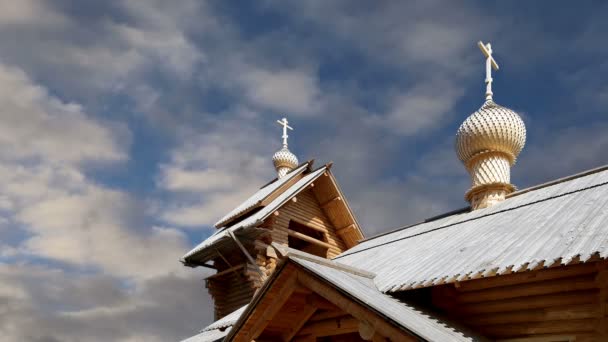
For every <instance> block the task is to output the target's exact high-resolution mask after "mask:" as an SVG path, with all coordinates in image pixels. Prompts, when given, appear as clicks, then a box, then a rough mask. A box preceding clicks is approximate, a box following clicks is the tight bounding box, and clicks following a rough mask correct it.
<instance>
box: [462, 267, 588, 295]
mask: <svg viewBox="0 0 608 342" xmlns="http://www.w3.org/2000/svg"><path fill="white" fill-rule="evenodd" d="M594 264H595V263H586V264H580V265H573V266H560V267H555V268H549V269H544V270H539V271H524V272H521V273H513V274H509V275H502V276H498V277H491V278H484V279H475V280H469V281H463V282H461V283H459V287H458V291H459V292H467V291H477V290H483V289H487V288H492V287H499V286H508V285H515V284H521V283H524V282H537V281H543V280H550V279H559V278H567V277H573V276H577V275H583V274H592V273H595V272H596V271H597V268H596V265H594Z"/></svg>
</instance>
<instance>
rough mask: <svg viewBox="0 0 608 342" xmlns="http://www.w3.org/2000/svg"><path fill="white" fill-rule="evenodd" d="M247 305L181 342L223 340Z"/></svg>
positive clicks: (213, 341)
mask: <svg viewBox="0 0 608 342" xmlns="http://www.w3.org/2000/svg"><path fill="white" fill-rule="evenodd" d="M246 307H247V305H244V306H242V307H241V308H239V309H236V310H234V311H233V312H232V313H231V314H229V315H226V316H224V317H222V318H220V319H218V320H217V321H215V322H213V323H211V324H210V325H208V326H206V327H205V328H203V329H202V330H201V331H200V332H199V333H198V334H196V335H194V336H192V337H189V338H187V339H185V340H183V341H181V342H215V341H220V340H223V339H224V337H226V335H228V333H229V332H230V329H232V326H233V325H234V323H236V321H237V320H238V319H239V317H241V315H242V314H243V312H244V311H245V308H246Z"/></svg>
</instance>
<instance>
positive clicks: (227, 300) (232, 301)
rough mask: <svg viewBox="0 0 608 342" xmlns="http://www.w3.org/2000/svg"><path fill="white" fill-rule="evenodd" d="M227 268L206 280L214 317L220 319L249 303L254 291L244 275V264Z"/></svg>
mask: <svg viewBox="0 0 608 342" xmlns="http://www.w3.org/2000/svg"><path fill="white" fill-rule="evenodd" d="M237 267H238V269H235V270H228V272H226V273H223V274H222V275H221V276H219V277H214V278H212V279H209V280H207V288H208V289H209V293H210V294H211V296H212V297H213V302H214V310H215V319H220V318H222V317H224V316H226V315H228V314H230V313H231V312H233V311H234V310H237V309H238V308H240V307H242V306H243V305H245V304H247V303H249V301H250V300H251V298H252V297H253V295H254V293H255V288H254V287H253V285H252V283H251V281H249V280H248V278H247V276H246V275H245V267H244V265H239V266H237Z"/></svg>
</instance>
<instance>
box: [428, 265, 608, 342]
mask: <svg viewBox="0 0 608 342" xmlns="http://www.w3.org/2000/svg"><path fill="white" fill-rule="evenodd" d="M606 266H607V264H606V262H595V263H588V264H580V265H572V266H562V267H557V268H552V269H546V270H541V271H532V272H525V273H517V274H511V275H506V276H497V277H492V278H488V279H478V280H472V281H467V282H462V283H460V284H458V285H456V286H455V285H453V284H450V285H444V286H439V287H435V288H433V289H432V301H433V304H434V306H435V307H440V308H442V309H443V310H444V312H445V313H447V314H448V316H451V318H452V319H454V320H456V321H459V322H462V323H464V324H465V325H468V326H470V327H471V328H473V329H474V330H475V331H478V332H479V333H481V334H483V335H485V336H487V337H490V338H494V339H513V338H531V337H547V338H549V337H555V338H554V339H547V341H549V340H550V341H553V340H555V341H568V339H571V338H575V340H576V341H577V342H581V341H608V334H607V329H608V320H607V314H608V310H607V309H606V307H607V304H608V301H607V300H608V299H607V296H606V293H607V291H608V273H607V270H606V269H607V267H606Z"/></svg>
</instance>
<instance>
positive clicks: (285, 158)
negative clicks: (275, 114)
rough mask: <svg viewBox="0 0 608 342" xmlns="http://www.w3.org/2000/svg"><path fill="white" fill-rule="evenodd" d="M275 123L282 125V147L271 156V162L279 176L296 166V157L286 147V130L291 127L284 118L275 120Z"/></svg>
mask: <svg viewBox="0 0 608 342" xmlns="http://www.w3.org/2000/svg"><path fill="white" fill-rule="evenodd" d="M277 123H278V124H279V125H281V126H282V127H283V135H282V136H281V137H282V138H283V148H282V149H280V150H278V151H277V152H276V153H275V154H274V155H273V156H272V163H273V164H274V168H275V169H276V170H277V174H278V175H279V178H281V177H283V176H285V175H286V174H287V173H288V172H289V171H291V170H293V169H295V168H296V166H298V158H297V157H296V156H295V154H293V153H291V151H290V150H289V149H288V148H287V138H288V137H289V136H288V135H287V130H293V128H292V127H290V126H289V122H288V121H287V119H286V118H283V119H281V120H277Z"/></svg>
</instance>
